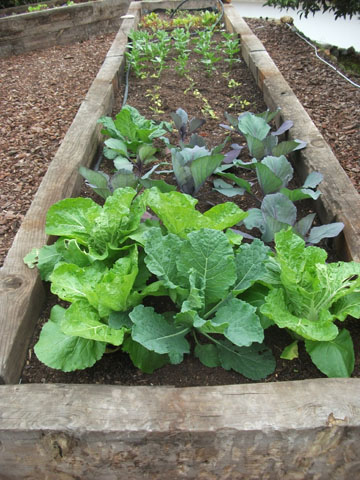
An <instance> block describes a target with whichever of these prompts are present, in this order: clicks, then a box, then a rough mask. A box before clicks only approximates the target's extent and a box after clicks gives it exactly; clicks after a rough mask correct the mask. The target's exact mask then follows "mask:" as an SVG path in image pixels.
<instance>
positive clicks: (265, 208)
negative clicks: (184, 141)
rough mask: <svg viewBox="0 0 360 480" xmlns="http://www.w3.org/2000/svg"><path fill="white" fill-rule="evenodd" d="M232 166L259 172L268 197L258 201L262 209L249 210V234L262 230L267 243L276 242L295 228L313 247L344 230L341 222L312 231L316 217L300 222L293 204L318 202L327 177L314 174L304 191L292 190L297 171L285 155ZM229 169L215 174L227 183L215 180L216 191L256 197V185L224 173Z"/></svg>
mask: <svg viewBox="0 0 360 480" xmlns="http://www.w3.org/2000/svg"><path fill="white" fill-rule="evenodd" d="M232 165H237V166H240V167H243V168H247V169H255V170H256V176H257V180H258V185H259V187H260V189H261V191H262V193H263V195H264V197H263V198H262V199H258V198H257V197H255V198H257V200H258V201H259V203H260V204H261V206H260V208H250V209H249V210H248V214H249V215H248V217H247V218H246V219H245V220H244V225H245V227H246V228H247V229H248V230H252V229H253V228H257V229H259V230H260V232H261V235H262V236H261V239H262V240H263V241H264V242H272V241H273V239H274V234H275V233H276V232H278V231H280V230H282V229H283V228H288V226H292V227H294V231H295V232H296V233H297V234H298V235H300V236H301V237H302V238H303V239H305V240H306V242H307V243H312V244H316V243H319V242H320V241H321V240H322V239H323V238H331V237H336V236H337V235H338V234H339V233H340V232H341V231H342V229H343V228H344V224H343V223H341V222H334V223H331V224H326V225H321V226H318V227H312V224H313V221H314V219H315V214H314V213H311V214H309V215H307V216H306V217H304V218H302V219H301V220H299V221H296V219H297V208H296V206H295V205H294V203H293V202H295V201H298V200H304V199H310V198H311V199H313V200H316V199H317V198H318V197H319V196H320V191H318V190H316V188H317V186H318V185H319V183H320V182H321V181H322V179H323V176H322V175H321V174H320V173H319V172H312V173H310V174H309V175H308V177H307V178H306V180H305V182H304V184H303V186H302V187H300V188H295V189H292V190H291V189H289V188H287V186H288V183H289V182H290V181H291V180H292V178H293V173H294V171H293V168H292V166H291V164H290V162H289V161H288V160H287V159H286V158H285V156H284V155H282V156H280V157H272V156H267V157H265V158H264V159H263V160H262V161H261V162H257V161H256V160H254V161H253V162H242V161H236V160H235V161H234V162H233V163H232V164H231V165H230V166H232ZM228 167H229V165H225V166H223V167H220V168H219V169H218V170H219V171H217V172H215V173H216V174H217V175H218V176H220V177H222V178H225V179H226V180H227V181H226V182H225V181H224V180H214V187H215V188H214V189H215V190H216V191H218V192H220V193H222V194H223V195H226V196H229V197H232V196H235V195H243V194H244V193H245V192H246V193H248V194H252V195H253V193H252V185H251V184H250V183H249V182H247V181H246V180H245V179H241V178H238V177H237V176H236V175H235V174H233V173H226V172H225V171H224V170H225V169H227V168H228ZM221 170H223V171H221ZM229 182H230V183H229ZM311 227H312V228H311Z"/></svg>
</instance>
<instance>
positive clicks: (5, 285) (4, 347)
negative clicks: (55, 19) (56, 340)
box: [0, 4, 140, 383]
mask: <svg viewBox="0 0 360 480" xmlns="http://www.w3.org/2000/svg"><path fill="white" fill-rule="evenodd" d="M132 11H133V12H134V19H133V20H132V21H133V22H134V24H135V25H137V23H138V12H139V11H140V4H139V6H138V7H137V6H136V4H135V5H134V6H133V8H132ZM126 22H127V26H126V28H129V25H128V23H129V22H130V20H126ZM135 22H136V23H135ZM120 37H121V39H122V49H121V47H120V46H119V42H117V43H118V46H119V48H118V53H119V55H118V56H115V57H111V58H107V61H106V66H105V69H104V70H101V69H100V72H99V74H98V76H97V77H96V79H95V80H94V82H93V84H92V86H91V87H90V90H89V92H88V94H87V95H86V98H85V100H84V102H83V103H82V105H81V106H80V109H79V111H78V113H77V115H76V117H75V119H74V121H73V123H72V125H71V126H70V128H69V130H68V132H67V134H66V136H65V138H64V140H63V142H62V144H61V146H60V148H59V150H58V151H57V153H56V155H55V157H54V159H53V160H52V162H51V164H50V166H49V168H48V171H47V173H46V175H45V176H44V178H43V181H42V182H41V184H40V187H39V189H38V191H37V193H36V195H35V198H34V200H33V202H32V204H31V207H30V209H29V211H28V212H27V214H26V216H25V218H24V220H23V222H22V224H21V227H20V229H19V231H18V233H17V235H16V237H15V239H14V242H13V245H12V247H11V249H10V251H9V253H8V255H7V257H6V259H5V262H4V266H3V268H2V269H1V271H0V383H17V382H18V380H19V376H20V373H21V370H22V367H23V362H24V360H25V355H26V349H27V345H28V342H29V339H30V337H31V335H32V331H33V329H34V326H35V323H36V321H37V318H38V315H39V312H40V310H41V307H42V302H43V298H44V292H43V287H42V285H41V282H40V281H39V278H38V274H37V271H35V270H29V269H28V267H27V266H26V265H24V263H23V258H24V256H25V255H26V254H27V253H29V251H31V250H32V248H34V247H40V246H42V245H44V244H46V243H47V242H48V241H49V238H48V236H47V235H46V234H45V231H44V225H45V217H46V212H47V210H48V209H49V207H50V206H51V205H52V204H53V203H55V202H57V201H58V200H60V199H62V198H66V197H71V196H74V195H77V193H78V191H79V189H80V186H81V183H82V179H81V177H80V176H79V174H78V168H79V166H80V165H89V164H90V163H91V161H92V159H93V158H94V155H95V153H96V150H97V148H98V144H99V141H100V138H101V137H100V129H101V126H100V125H99V124H98V123H97V121H98V119H99V118H100V117H101V115H103V114H108V113H110V112H111V109H112V105H113V99H114V89H115V88H116V87H117V85H118V80H119V79H118V76H119V72H120V71H121V70H122V68H123V61H124V57H123V55H121V52H122V53H123V52H124V50H125V47H126V42H125V41H124V36H123V34H122V33H121V34H120ZM109 64H111V68H110V67H109Z"/></svg>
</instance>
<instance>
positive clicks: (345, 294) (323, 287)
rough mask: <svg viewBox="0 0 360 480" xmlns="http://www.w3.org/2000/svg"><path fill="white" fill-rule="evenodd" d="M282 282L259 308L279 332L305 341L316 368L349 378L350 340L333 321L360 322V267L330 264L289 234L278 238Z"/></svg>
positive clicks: (277, 257)
mask: <svg viewBox="0 0 360 480" xmlns="http://www.w3.org/2000/svg"><path fill="white" fill-rule="evenodd" d="M275 243H276V255H275V258H274V260H273V261H274V262H275V264H276V265H277V267H278V278H277V279H276V277H274V279H273V282H269V283H268V286H269V287H270V292H269V294H268V295H267V297H266V299H265V303H264V304H263V305H262V306H261V307H260V310H261V312H262V314H263V315H265V316H267V317H269V318H270V319H271V320H272V321H273V322H274V323H275V324H276V325H278V326H279V327H280V328H286V329H288V330H289V331H291V332H293V333H294V334H295V335H296V336H297V337H296V338H299V337H300V338H302V339H303V340H305V346H306V349H307V351H308V353H309V355H310V356H311V358H312V360H313V362H314V363H315V365H316V366H317V367H318V368H319V370H321V371H322V372H323V373H325V374H326V375H328V376H331V377H338V376H350V375H351V372H352V369H353V367H354V360H353V358H354V353H353V347H352V341H351V338H350V336H349V334H348V332H347V331H346V330H344V329H343V330H340V331H339V328H338V326H337V325H336V324H335V320H340V321H343V320H344V319H345V318H346V317H347V315H351V316H353V317H355V318H360V264H359V263H356V262H348V263H345V262H337V263H326V257H327V254H326V252H325V250H323V249H321V248H318V247H307V248H306V247H305V242H304V241H303V240H302V239H301V238H299V237H298V236H297V235H296V234H294V233H293V232H292V231H291V230H287V231H281V232H279V233H277V234H276V235H275Z"/></svg>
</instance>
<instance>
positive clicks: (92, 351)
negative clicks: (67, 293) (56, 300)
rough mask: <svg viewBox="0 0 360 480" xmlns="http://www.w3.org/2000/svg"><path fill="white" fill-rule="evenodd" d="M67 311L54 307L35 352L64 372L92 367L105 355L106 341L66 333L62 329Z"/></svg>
mask: <svg viewBox="0 0 360 480" xmlns="http://www.w3.org/2000/svg"><path fill="white" fill-rule="evenodd" d="M65 313H66V310H65V309H64V308H62V307H60V306H58V305H56V306H55V307H53V309H52V310H51V316H50V319H49V321H48V322H47V323H45V325H44V326H43V328H42V331H41V334H40V337H39V340H38V342H37V344H36V345H35V347H34V351H35V354H36V356H37V357H38V359H39V360H40V361H41V362H43V363H44V364H45V365H47V366H48V367H50V368H55V369H58V370H62V371H63V372H72V371H74V370H82V369H84V368H88V367H92V366H93V365H94V363H95V362H97V361H98V360H100V358H101V357H102V356H103V354H104V352H105V348H106V343H103V342H97V341H94V340H88V339H84V338H80V337H74V336H68V335H65V334H64V333H63V332H62V330H61V325H62V322H63V319H64V315H65Z"/></svg>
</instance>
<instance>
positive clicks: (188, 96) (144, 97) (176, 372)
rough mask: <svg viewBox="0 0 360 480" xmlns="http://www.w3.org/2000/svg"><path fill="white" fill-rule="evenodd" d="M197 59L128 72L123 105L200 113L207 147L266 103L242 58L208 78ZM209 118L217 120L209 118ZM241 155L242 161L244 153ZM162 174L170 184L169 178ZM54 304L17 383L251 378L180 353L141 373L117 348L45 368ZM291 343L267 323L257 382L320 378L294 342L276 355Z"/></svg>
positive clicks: (213, 196)
mask: <svg viewBox="0 0 360 480" xmlns="http://www.w3.org/2000/svg"><path fill="white" fill-rule="evenodd" d="M198 60H199V59H197V58H195V59H194V61H193V64H192V65H190V71H189V77H190V78H186V77H179V76H178V75H177V74H176V73H175V70H174V66H175V65H174V64H172V65H171V66H170V68H169V69H168V70H165V71H164V72H163V73H162V74H161V76H160V78H159V79H156V78H153V77H151V73H155V71H154V72H151V71H150V74H149V75H148V77H147V78H146V79H142V80H141V81H140V80H139V79H137V78H135V76H134V74H131V75H130V83H129V97H128V99H127V103H128V104H129V105H131V106H134V107H136V108H137V109H138V110H139V111H140V112H141V113H142V114H143V115H144V116H146V117H147V118H152V119H155V120H159V121H160V120H169V119H170V113H171V112H173V111H175V110H176V109H177V108H179V107H182V108H184V109H185V110H186V111H187V112H188V113H189V117H190V118H191V117H193V116H197V117H205V118H206V124H205V125H204V127H202V128H201V130H200V133H201V134H202V135H203V136H204V138H205V139H206V140H207V141H208V145H209V146H211V147H213V146H215V145H218V144H219V143H221V142H222V141H223V140H224V138H225V137H226V134H227V132H226V131H224V129H222V128H221V127H219V123H221V122H224V121H225V119H224V118H223V112H224V111H229V112H231V113H233V114H234V115H238V114H239V113H241V112H242V111H245V110H250V111H252V112H261V111H264V110H265V109H266V106H265V104H264V103H263V99H262V95H261V93H260V92H259V91H258V89H257V87H256V86H255V84H254V82H253V79H252V77H251V74H250V72H249V71H248V69H247V67H246V66H245V64H244V63H243V62H241V63H239V64H237V65H236V67H234V68H233V69H231V70H230V77H227V78H226V74H227V72H229V68H228V65H227V64H226V63H225V62H224V61H221V62H219V63H218V64H217V66H216V72H214V73H213V74H212V75H211V76H209V75H204V71H203V69H201V67H200V68H199V63H198ZM224 74H225V75H224ZM229 79H233V80H234V81H235V82H236V83H237V84H239V85H238V87H236V89H235V88H233V87H229V86H228V85H229ZM195 89H197V90H198V91H199V92H200V94H201V95H200V96H199V95H194V90H195ZM234 96H236V97H240V98H238V100H237V102H235V103H236V105H234V106H233V107H230V106H229V105H230V104H231V103H234ZM204 98H205V99H206V100H207V101H208V105H210V107H211V108H209V106H207V105H206V103H205V102H204ZM244 100H246V102H249V105H245V104H244V103H243V101H244ZM122 101H123V97H122V95H119V97H118V98H117V99H116V102H115V106H114V111H113V114H114V115H115V114H116V113H117V112H118V111H119V110H120V109H121V106H122ZM214 116H216V117H217V118H212V117H214ZM171 141H172V142H176V135H175V134H172V136H171ZM232 141H234V142H235V141H236V142H238V143H243V142H242V139H241V138H239V137H235V136H234V137H233V138H232ZM162 155H163V158H162V159H168V160H169V154H168V153H167V152H166V149H163V151H162ZM244 157H245V158H244ZM241 158H242V159H246V152H245V155H242V156H241ZM104 166H105V168H109V167H108V166H106V165H104ZM163 178H165V179H167V180H168V181H169V182H171V183H173V180H172V179H171V177H163ZM82 193H83V194H84V195H85V194H89V191H88V190H87V189H86V188H85V187H84V189H83V192H82ZM94 198H96V197H94ZM97 199H98V198H97ZM98 200H99V199H98ZM198 200H199V208H200V209H201V210H206V209H207V208H209V207H210V206H211V205H213V204H217V203H220V202H223V201H228V200H229V199H228V198H227V197H224V196H222V195H220V194H218V193H216V192H214V191H212V187H211V186H210V185H209V184H207V185H206V186H205V187H204V188H202V189H201V191H200V192H199V194H198ZM232 200H233V201H235V202H236V203H238V204H239V206H240V207H241V208H243V209H245V210H246V209H247V208H249V207H251V206H254V205H253V203H252V201H250V202H248V201H246V200H245V201H244V197H234V198H233V199H232ZM298 205H300V204H298ZM303 205H304V207H303V209H304V211H306V212H307V211H308V209H309V208H310V204H307V203H306V202H305V203H303ZM300 211H301V209H300ZM301 216H303V212H302V211H301V213H300V217H301ZM328 247H329V249H330V250H331V244H329V245H328ZM162 300H163V299H161V298H156V299H148V300H147V304H148V305H151V306H153V307H154V308H155V309H157V310H158V311H161V307H162V305H161V303H162ZM164 301H165V299H164ZM56 302H57V300H56V298H54V297H52V296H51V295H49V300H48V303H47V305H46V308H45V310H44V312H43V314H42V317H41V321H40V323H39V325H38V326H37V329H36V332H35V335H34V338H33V340H32V344H31V346H30V348H29V352H28V358H27V361H26V365H25V368H24V371H23V375H22V382H23V383H40V382H46V383H48V382H50V383H100V384H106V383H107V384H119V385H173V386H177V387H183V386H196V385H198V386H206V385H222V384H237V383H249V382H251V380H249V379H247V378H245V377H243V376H242V375H240V374H238V373H236V372H232V371H229V372H227V371H225V370H223V369H222V368H207V367H205V366H203V365H202V364H201V363H200V362H199V361H198V360H197V359H196V358H194V357H193V356H192V355H188V356H186V357H185V360H184V362H183V363H182V364H180V365H168V366H165V367H163V368H161V369H159V370H157V371H156V372H154V373H153V374H152V375H148V374H144V373H142V372H141V371H139V370H138V369H137V368H135V367H134V366H133V365H132V363H131V361H130V359H129V357H128V355H127V354H123V353H122V352H121V351H118V352H116V353H110V354H105V355H104V357H103V358H102V359H101V360H100V361H99V362H97V364H96V365H95V366H94V367H92V368H89V369H86V370H84V371H77V372H71V373H63V372H60V371H56V370H53V369H50V368H48V367H46V366H44V365H43V364H41V363H40V362H39V361H38V360H37V358H36V356H35V354H34V352H33V345H34V344H35V343H36V341H37V338H38V335H39V333H40V330H41V326H42V324H43V323H44V322H45V321H46V320H47V319H48V318H49V315H50V309H51V307H52V305H53V304H54V303H56ZM342 326H346V327H347V328H349V329H350V331H351V332H352V336H353V338H354V339H355V343H356V344H355V351H356V352H358V351H359V342H358V339H360V335H359V333H360V331H359V328H358V323H356V321H355V320H352V319H349V320H348V321H347V322H346V325H342ZM291 341H292V340H291V337H290V336H289V335H288V334H287V333H286V332H285V331H281V330H279V329H278V328H275V327H272V328H270V329H268V330H267V331H266V338H265V343H266V344H267V345H268V346H269V347H270V348H272V350H273V354H274V356H275V357H276V361H277V368H276V370H275V372H274V373H273V374H272V375H270V376H269V377H267V378H266V379H264V380H263V381H265V382H271V381H286V380H300V379H305V378H320V377H323V375H322V374H321V372H319V371H318V370H317V369H316V367H315V366H314V365H313V364H312V363H311V361H310V360H309V357H308V356H307V354H306V352H305V351H304V348H303V346H300V355H299V358H298V359H297V360H294V361H292V362H289V361H286V360H282V359H280V353H281V351H282V350H283V348H284V347H285V346H286V345H288V344H289V343H291ZM356 362H357V366H356V369H355V371H354V376H357V375H358V373H359V359H358V358H357V360H356Z"/></svg>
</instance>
